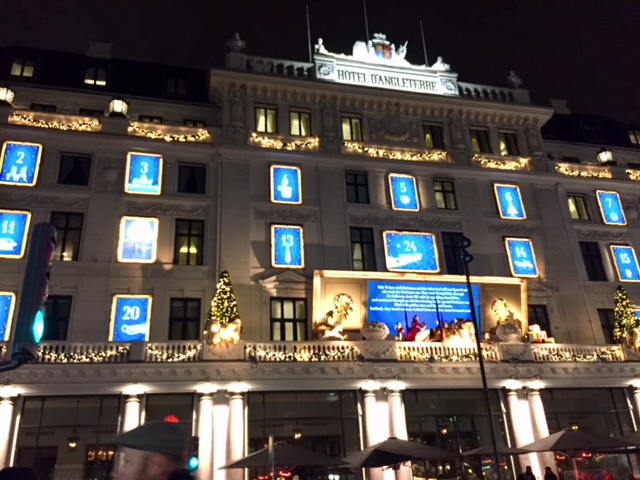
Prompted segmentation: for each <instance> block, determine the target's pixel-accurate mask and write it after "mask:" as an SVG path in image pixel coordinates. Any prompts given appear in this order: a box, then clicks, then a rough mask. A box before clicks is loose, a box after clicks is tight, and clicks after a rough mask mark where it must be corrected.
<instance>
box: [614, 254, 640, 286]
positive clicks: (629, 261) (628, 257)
mask: <svg viewBox="0 0 640 480" xmlns="http://www.w3.org/2000/svg"><path fill="white" fill-rule="evenodd" d="M610 248H611V254H612V255H613V261H614V263H615V264H616V271H617V272H618V278H619V279H620V281H621V282H640V268H639V267H638V258H637V257H636V252H635V250H634V249H633V247H629V246H628V245H611V247H610Z"/></svg>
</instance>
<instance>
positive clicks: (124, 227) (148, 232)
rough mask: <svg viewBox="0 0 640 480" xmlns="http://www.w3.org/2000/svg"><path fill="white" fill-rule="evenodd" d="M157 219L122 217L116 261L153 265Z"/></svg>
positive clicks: (156, 245)
mask: <svg viewBox="0 0 640 480" xmlns="http://www.w3.org/2000/svg"><path fill="white" fill-rule="evenodd" d="M158 223H159V220H158V219H157V218H148V217H122V219H121V220H120V239H119V242H118V261H119V262H124V263H153V262H155V261H156V250H157V248H158Z"/></svg>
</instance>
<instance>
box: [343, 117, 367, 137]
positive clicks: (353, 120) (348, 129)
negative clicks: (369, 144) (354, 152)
mask: <svg viewBox="0 0 640 480" xmlns="http://www.w3.org/2000/svg"><path fill="white" fill-rule="evenodd" d="M342 138H343V139H344V140H349V141H352V142H361V141H362V121H361V120H360V117H342Z"/></svg>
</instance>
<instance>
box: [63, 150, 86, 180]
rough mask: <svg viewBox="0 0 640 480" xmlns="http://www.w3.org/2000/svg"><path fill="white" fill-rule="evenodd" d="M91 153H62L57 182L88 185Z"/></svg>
mask: <svg viewBox="0 0 640 480" xmlns="http://www.w3.org/2000/svg"><path fill="white" fill-rule="evenodd" d="M90 173H91V155H88V154H86V153H62V154H61V155H60V170H58V183H59V184H61V185H82V186H87V185H89V174H90Z"/></svg>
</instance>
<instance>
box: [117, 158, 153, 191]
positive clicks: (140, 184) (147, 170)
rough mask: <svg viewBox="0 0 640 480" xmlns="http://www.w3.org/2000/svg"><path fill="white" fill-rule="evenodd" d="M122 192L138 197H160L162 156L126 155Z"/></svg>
mask: <svg viewBox="0 0 640 480" xmlns="http://www.w3.org/2000/svg"><path fill="white" fill-rule="evenodd" d="M125 178H126V180H125V182H126V183H125V185H124V191H125V192H127V193H137V194H140V195H160V193H161V190H162V155H151V154H148V153H133V152H130V153H129V154H128V155H127V174H126V177H125Z"/></svg>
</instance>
